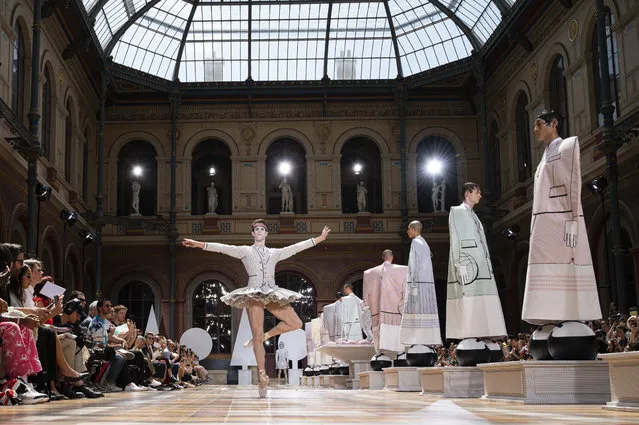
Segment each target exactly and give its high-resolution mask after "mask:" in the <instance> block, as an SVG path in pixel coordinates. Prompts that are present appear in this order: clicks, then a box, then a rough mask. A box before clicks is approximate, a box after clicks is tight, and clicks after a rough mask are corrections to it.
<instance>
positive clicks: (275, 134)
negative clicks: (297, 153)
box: [257, 128, 315, 156]
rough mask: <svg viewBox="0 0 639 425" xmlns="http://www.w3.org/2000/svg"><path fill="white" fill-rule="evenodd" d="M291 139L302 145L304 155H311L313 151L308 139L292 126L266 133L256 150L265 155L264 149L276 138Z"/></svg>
mask: <svg viewBox="0 0 639 425" xmlns="http://www.w3.org/2000/svg"><path fill="white" fill-rule="evenodd" d="M285 138H286V139H293V140H295V141H297V142H299V143H300V144H301V145H302V147H304V151H306V155H307V156H308V155H313V154H314V153H315V151H314V150H313V144H312V143H311V141H310V139H309V138H308V137H307V136H306V135H305V134H303V133H301V132H300V131H298V130H295V129H292V128H281V129H279V130H275V131H272V132H270V133H269V134H267V135H266V136H265V137H264V138H263V139H262V142H261V143H260V146H259V148H258V150H257V154H258V155H260V156H264V155H266V150H267V149H268V147H269V146H270V145H271V143H273V142H274V141H276V140H278V139H285Z"/></svg>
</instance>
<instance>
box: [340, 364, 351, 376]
mask: <svg viewBox="0 0 639 425" xmlns="http://www.w3.org/2000/svg"><path fill="white" fill-rule="evenodd" d="M339 373H341V374H342V375H348V374H349V373H350V372H349V367H348V366H340V367H339Z"/></svg>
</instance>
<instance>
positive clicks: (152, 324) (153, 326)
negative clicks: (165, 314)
mask: <svg viewBox="0 0 639 425" xmlns="http://www.w3.org/2000/svg"><path fill="white" fill-rule="evenodd" d="M148 332H151V333H153V334H156V335H157V334H159V333H160V329H159V328H158V321H157V319H156V318H155V310H154V309H153V304H151V311H149V320H147V322H146V331H145V333H148Z"/></svg>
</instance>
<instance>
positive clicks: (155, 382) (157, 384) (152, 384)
mask: <svg viewBox="0 0 639 425" xmlns="http://www.w3.org/2000/svg"><path fill="white" fill-rule="evenodd" d="M160 385H162V383H161V382H158V381H156V380H155V379H152V380H151V383H150V384H149V387H151V388H154V387H159V386H160Z"/></svg>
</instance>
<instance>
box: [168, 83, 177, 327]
mask: <svg viewBox="0 0 639 425" xmlns="http://www.w3.org/2000/svg"><path fill="white" fill-rule="evenodd" d="M170 102H171V206H170V209H169V231H168V235H167V236H168V237H169V282H170V289H169V302H170V304H169V335H170V337H171V338H174V336H175V286H176V284H175V280H176V279H175V245H176V241H177V238H178V232H177V227H176V214H177V211H176V202H175V201H176V196H177V195H176V181H177V114H178V110H179V108H180V95H179V92H178V90H177V89H176V90H175V91H174V92H173V93H171V95H170Z"/></svg>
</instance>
